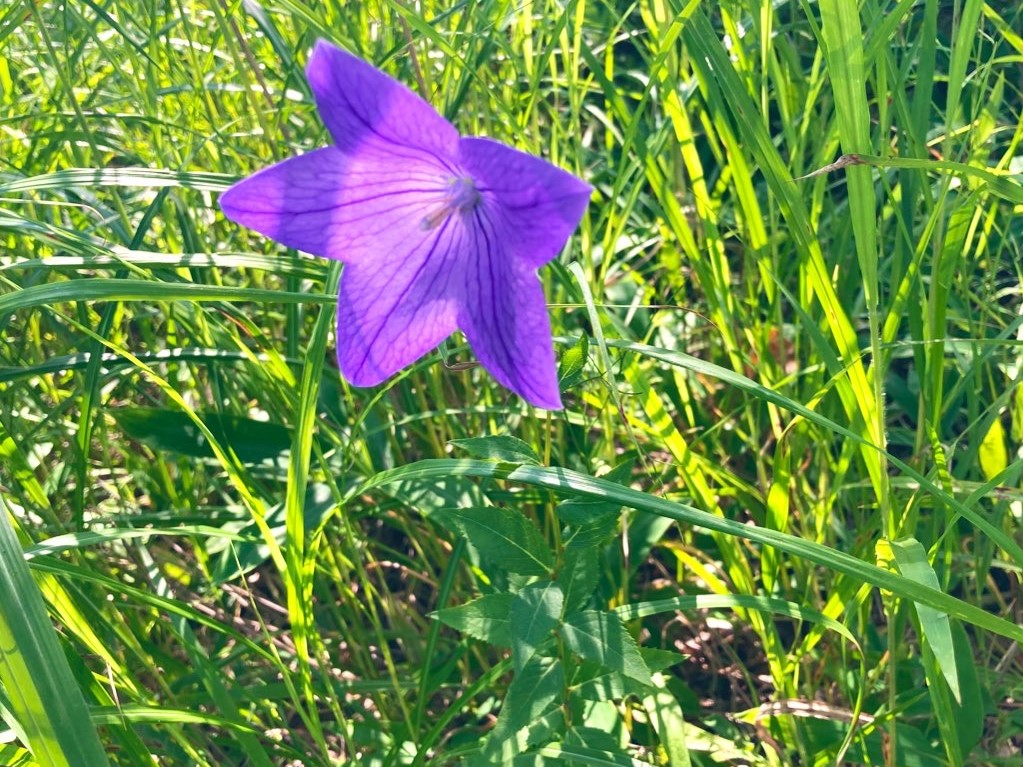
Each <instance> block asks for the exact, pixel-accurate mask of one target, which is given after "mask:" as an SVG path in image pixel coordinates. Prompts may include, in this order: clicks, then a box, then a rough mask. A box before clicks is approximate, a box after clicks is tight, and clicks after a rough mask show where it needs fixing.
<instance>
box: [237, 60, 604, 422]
mask: <svg viewBox="0 0 1023 767" xmlns="http://www.w3.org/2000/svg"><path fill="white" fill-rule="evenodd" d="M306 74H307V77H308V79H309V84H310V86H311V88H312V90H313V94H314V95H315V97H316V103H317V107H318V108H319V111H320V114H321V116H322V117H323V120H324V122H325V123H326V125H327V129H328V130H329V131H330V134H331V137H332V138H333V140H334V145H333V146H330V147H326V148H324V149H317V150H315V151H312V152H309V153H307V154H303V155H300V156H298V157H293V158H291V159H288V160H285V161H284V162H281V163H278V164H277V165H273V166H271V167H269V168H267V169H265V170H263V171H260V172H258V173H256V174H255V175H253V176H251V177H249V178H247V179H245V180H243V181H241V182H239V183H238V184H235V185H234V186H233V187H231V188H230V189H228V190H227V191H226V192H225V193H224V194H223V195H222V196H221V198H220V205H221V208H222V209H223V211H224V213H225V215H227V217H228V218H230V219H231V220H233V221H236V222H237V223H239V224H242V225H245V226H248V227H250V228H252V229H255V230H256V231H258V232H260V233H262V234H265V235H266V236H268V237H271V238H273V239H275V240H277V241H278V242H281V243H283V244H284V245H287V246H288V247H292V248H296V249H298V250H302V251H305V252H308V253H312V254H315V255H320V256H324V257H326V258H332V259H337V260H340V261H343V262H345V268H344V271H343V273H342V276H341V284H340V286H339V292H338V293H339V294H338V333H337V339H338V340H337V343H338V362H339V365H340V367H341V372H342V373H343V374H344V376H345V378H347V379H348V380H349V381H350V382H351V383H352V384H354V385H356V386H372V385H375V384H378V383H380V382H381V381H383V380H385V379H387V378H388V377H390V376H391V375H393V374H394V373H396V372H397V371H399V370H401V369H402V368H403V367H406V366H407V365H410V364H411V363H413V362H415V361H416V360H417V359H419V358H420V357H421V356H423V355H424V354H426V353H427V352H429V351H430V350H431V349H433V348H434V347H436V346H437V344H439V343H440V342H441V341H443V340H444V339H445V338H446V337H447V336H449V335H450V334H451V333H452V332H454V331H455V330H456V329H461V330H462V332H463V333H464V334H465V336H466V338H467V339H468V341H469V345H470V346H471V347H472V349H473V351H474V352H475V354H476V356H477V357H478V358H479V360H480V362H481V363H482V364H483V366H484V367H485V368H486V369H487V370H489V371H490V373H491V374H492V375H493V376H494V378H496V379H497V380H498V381H499V382H500V383H501V384H503V385H504V386H506V387H508V388H509V389H511V390H512V391H514V392H516V393H517V394H519V395H520V396H522V397H523V398H524V399H526V400H528V401H529V402H531V403H533V404H534V405H537V406H539V407H544V408H548V409H558V408H560V407H561V396H560V393H559V391H558V384H557V378H556V367H555V362H554V349H553V344H552V341H551V330H550V322H549V320H548V317H547V307H546V303H545V301H544V295H543V289H542V286H541V284H540V280H539V278H538V277H537V274H536V270H537V269H538V268H539V267H541V266H543V265H544V264H546V263H547V262H548V261H550V260H551V259H552V258H554V257H555V256H557V254H558V253H559V252H560V250H561V248H562V247H563V246H564V244H565V241H566V240H567V239H568V238H569V237H570V236H571V234H572V232H573V231H574V230H575V228H576V226H578V224H579V221H580V219H581V218H582V215H583V213H584V212H585V209H586V205H587V202H588V200H589V197H590V193H591V192H592V189H591V188H590V186H589V185H588V184H586V183H585V182H583V181H581V180H580V179H578V178H576V177H575V176H573V175H572V174H570V173H567V172H565V171H563V170H561V169H560V168H557V167H555V166H553V165H551V164H550V163H548V162H546V161H544V160H541V159H540V158H537V157H534V156H532V155H529V154H526V153H524V152H520V151H518V150H515V149H512V148H510V147H507V146H505V145H503V144H500V143H498V142H496V141H491V140H489V139H485V138H474V137H464V138H460V137H459V135H458V132H457V131H456V130H455V129H454V127H453V126H452V125H451V124H450V123H449V122H448V121H447V120H445V119H444V118H443V117H441V115H439V114H438V113H437V112H436V111H435V110H434V109H433V107H431V106H430V105H429V104H428V103H427V102H425V101H424V100H422V99H421V98H419V96H417V95H415V94H414V93H412V92H411V91H410V90H409V89H408V88H406V87H405V86H404V85H402V84H401V83H399V82H397V81H396V80H394V79H392V78H390V77H388V76H387V75H385V74H384V73H383V72H381V71H379V70H378V69H375V68H374V67H372V66H370V65H369V64H367V63H366V62H364V61H362V60H361V59H359V58H357V57H355V56H353V55H351V54H349V53H346V52H344V51H342V50H341V49H339V48H336V47H334V46H332V45H330V44H328V43H325V42H323V41H320V42H319V43H317V45H316V47H315V49H314V51H313V54H312V56H311V57H310V60H309V66H308V67H307V69H306Z"/></svg>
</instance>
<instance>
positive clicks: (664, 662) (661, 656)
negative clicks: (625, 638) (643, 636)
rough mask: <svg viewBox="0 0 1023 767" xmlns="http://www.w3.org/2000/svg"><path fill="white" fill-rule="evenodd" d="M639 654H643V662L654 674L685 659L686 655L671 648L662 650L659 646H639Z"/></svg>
mask: <svg viewBox="0 0 1023 767" xmlns="http://www.w3.org/2000/svg"><path fill="white" fill-rule="evenodd" d="M639 654H640V655H642V656H643V662H644V663H645V664H646V667H647V668H648V669H650V671H651V672H652V673H654V674H656V673H657V672H658V671H664V670H665V669H668V668H671V667H672V666H677V665H678V664H679V663H681V662H682V661H684V660H685V659H686V656H685V655H683V654H682V653H679V652H672V651H671V650H662V649H661V648H659V647H640V648H639Z"/></svg>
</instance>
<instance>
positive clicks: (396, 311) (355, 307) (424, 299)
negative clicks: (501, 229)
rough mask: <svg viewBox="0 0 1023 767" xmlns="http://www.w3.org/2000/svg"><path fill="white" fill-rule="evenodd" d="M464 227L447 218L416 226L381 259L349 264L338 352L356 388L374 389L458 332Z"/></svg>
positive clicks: (340, 309)
mask: <svg viewBox="0 0 1023 767" xmlns="http://www.w3.org/2000/svg"><path fill="white" fill-rule="evenodd" d="M464 241H465V236H464V229H463V228H462V227H460V226H459V225H458V224H457V223H456V222H454V221H453V220H452V219H447V220H445V221H444V222H443V223H441V224H440V226H439V227H438V228H436V229H433V230H429V231H425V230H423V229H421V228H416V229H415V230H414V231H413V232H410V233H409V234H408V235H407V236H406V238H405V240H404V241H403V242H398V243H396V244H395V250H394V251H392V252H390V253H389V255H390V256H391V259H389V260H388V261H386V262H383V263H380V264H374V263H357V264H349V265H347V266H345V269H344V272H343V273H342V274H341V286H340V289H339V290H338V305H337V318H338V327H337V357H338V363H339V364H340V366H341V372H342V373H343V374H344V376H345V378H346V379H348V381H350V382H351V383H353V384H354V385H356V386H374V385H376V384H378V383H380V382H381V381H383V380H384V379H386V378H388V377H389V376H391V375H393V374H394V373H396V372H398V371H399V370H401V368H403V367H405V366H406V365H410V364H412V363H413V362H415V361H416V360H417V359H419V358H420V357H422V356H423V355H424V354H426V352H428V351H430V350H431V349H432V348H433V347H435V346H436V345H437V344H439V343H440V342H441V341H443V340H444V339H445V338H447V337H448V336H449V335H451V333H453V332H454V331H455V329H456V323H455V319H456V313H457V307H458V304H459V303H460V302H461V298H462V289H463V286H462V283H461V278H462V274H463V273H464V267H463V266H462V259H463V257H464V253H465V242H464Z"/></svg>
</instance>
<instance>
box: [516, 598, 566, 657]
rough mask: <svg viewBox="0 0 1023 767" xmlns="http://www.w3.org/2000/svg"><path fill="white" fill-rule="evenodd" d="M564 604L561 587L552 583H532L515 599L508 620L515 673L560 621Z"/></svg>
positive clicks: (548, 636)
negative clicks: (509, 622)
mask: <svg viewBox="0 0 1023 767" xmlns="http://www.w3.org/2000/svg"><path fill="white" fill-rule="evenodd" d="M564 600H565V597H564V595H563V594H562V592H561V587H560V586H558V584H556V583H554V582H553V581H544V582H541V583H534V584H532V585H530V586H527V587H526V588H524V589H523V590H522V591H520V592H519V593H518V594H516V595H515V601H514V603H512V606H511V610H510V611H509V612H508V619H509V620H510V621H511V636H512V652H513V657H514V659H515V668H516V669H517V670H521V669H522V668H524V667H525V664H526V663H528V662H529V659H530V658H531V657H532V656H533V655H534V654H535V653H536V652H537V650H538V649H539V647H540V646H541V645H542V644H543V643H544V642H545V641H547V640H548V639H549V638H550V637H551V635H552V634H553V632H554V629H555V628H557V625H558V622H559V621H560V620H561V614H562V609H563V607H564Z"/></svg>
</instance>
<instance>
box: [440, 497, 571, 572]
mask: <svg viewBox="0 0 1023 767" xmlns="http://www.w3.org/2000/svg"><path fill="white" fill-rule="evenodd" d="M434 517H435V518H436V519H438V520H439V521H441V522H442V523H444V524H445V525H446V526H448V527H450V528H452V529H454V530H455V531H456V532H458V533H460V534H461V535H462V536H464V537H465V539H466V540H467V541H468V542H469V543H470V544H471V545H472V546H473V548H475V549H476V551H478V552H479V555H480V557H482V558H483V559H484V560H485V561H486V562H488V563H489V564H491V565H493V566H494V567H497V568H499V569H501V570H504V571H506V572H511V573H519V574H520V575H535V576H541V577H543V576H549V575H550V571H551V567H552V564H553V561H552V556H551V552H550V549H549V548H548V547H547V543H546V542H545V541H544V539H543V536H542V535H540V531H539V530H538V529H537V528H536V526H535V525H533V524H532V523H531V522H530V521H529V520H527V519H526V518H525V517H524V516H523V515H522V514H521V513H519V512H518V511H515V510H514V509H506V508H503V507H500V506H478V507H468V508H458V509H441V510H440V511H437V512H434Z"/></svg>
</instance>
